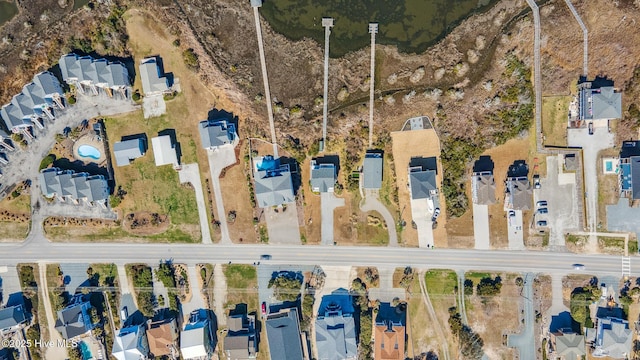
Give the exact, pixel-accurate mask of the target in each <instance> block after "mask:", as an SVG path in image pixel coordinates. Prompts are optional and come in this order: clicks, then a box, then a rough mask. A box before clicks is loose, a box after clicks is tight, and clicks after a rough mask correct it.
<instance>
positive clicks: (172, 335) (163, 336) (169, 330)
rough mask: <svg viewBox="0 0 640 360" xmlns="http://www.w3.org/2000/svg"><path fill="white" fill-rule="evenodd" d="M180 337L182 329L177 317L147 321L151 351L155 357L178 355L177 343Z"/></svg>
mask: <svg viewBox="0 0 640 360" xmlns="http://www.w3.org/2000/svg"><path fill="white" fill-rule="evenodd" d="M179 337H180V331H179V330H178V324H177V323H176V319H169V320H166V319H165V320H160V321H153V322H152V321H151V320H149V321H148V322H147V338H148V340H149V351H150V352H151V354H153V356H155V357H160V356H172V357H173V356H176V355H178V348H177V346H176V344H177V341H178V338H179Z"/></svg>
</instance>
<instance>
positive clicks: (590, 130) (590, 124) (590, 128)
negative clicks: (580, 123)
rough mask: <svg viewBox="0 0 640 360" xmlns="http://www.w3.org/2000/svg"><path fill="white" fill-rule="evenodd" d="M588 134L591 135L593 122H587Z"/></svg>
mask: <svg viewBox="0 0 640 360" xmlns="http://www.w3.org/2000/svg"><path fill="white" fill-rule="evenodd" d="M589 135H593V122H589Z"/></svg>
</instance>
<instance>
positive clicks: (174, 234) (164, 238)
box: [45, 225, 200, 243]
mask: <svg viewBox="0 0 640 360" xmlns="http://www.w3.org/2000/svg"><path fill="white" fill-rule="evenodd" d="M45 233H46V234H47V238H49V239H51V240H54V241H59V242H69V241H74V242H77V241H85V242H91V241H96V242H102V241H115V242H132V241H133V242H168V243H199V242H200V237H199V230H198V229H195V228H193V227H190V226H187V225H171V228H170V229H169V230H167V231H165V232H163V233H162V234H157V235H147V236H142V235H134V234H131V233H129V232H126V231H125V230H123V229H122V227H120V226H110V227H80V226H65V227H53V226H45Z"/></svg>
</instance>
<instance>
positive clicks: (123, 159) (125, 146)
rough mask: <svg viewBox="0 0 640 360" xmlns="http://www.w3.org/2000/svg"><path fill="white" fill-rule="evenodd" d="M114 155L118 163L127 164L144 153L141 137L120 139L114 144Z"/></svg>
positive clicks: (120, 164) (119, 164)
mask: <svg viewBox="0 0 640 360" xmlns="http://www.w3.org/2000/svg"><path fill="white" fill-rule="evenodd" d="M113 155H114V157H115V158H116V165H118V166H127V165H129V164H130V163H131V161H132V160H134V159H137V158H139V157H141V156H142V155H144V143H143V142H142V139H140V138H137V139H131V140H125V141H119V142H117V143H115V144H113Z"/></svg>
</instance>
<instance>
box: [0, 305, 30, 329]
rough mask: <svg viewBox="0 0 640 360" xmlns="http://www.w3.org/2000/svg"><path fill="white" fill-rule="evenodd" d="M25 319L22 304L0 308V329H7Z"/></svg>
mask: <svg viewBox="0 0 640 360" xmlns="http://www.w3.org/2000/svg"><path fill="white" fill-rule="evenodd" d="M25 321H26V317H25V314H24V307H23V306H22V305H16V306H10V307H6V308H4V309H2V310H0V330H4V329H8V328H11V327H14V326H16V325H18V324H21V323H23V322H25Z"/></svg>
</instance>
